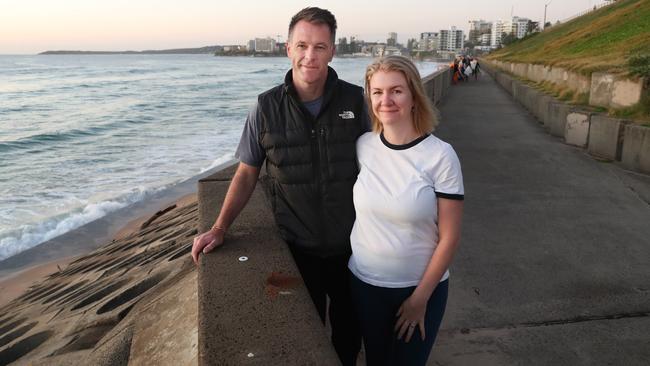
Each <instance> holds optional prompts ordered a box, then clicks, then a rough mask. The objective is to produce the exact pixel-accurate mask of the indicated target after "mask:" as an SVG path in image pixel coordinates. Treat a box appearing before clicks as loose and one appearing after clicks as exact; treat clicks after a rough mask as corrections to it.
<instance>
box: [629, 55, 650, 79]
mask: <svg viewBox="0 0 650 366" xmlns="http://www.w3.org/2000/svg"><path fill="white" fill-rule="evenodd" d="M628 64H629V65H630V72H631V73H632V74H634V75H638V76H642V77H650V53H647V54H645V55H640V54H639V55H633V56H632V57H630V61H629V62H628Z"/></svg>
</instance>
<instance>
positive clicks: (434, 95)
mask: <svg viewBox="0 0 650 366" xmlns="http://www.w3.org/2000/svg"><path fill="white" fill-rule="evenodd" d="M422 85H423V86H424V90H425V91H426V93H427V96H428V97H429V98H431V102H432V103H433V105H437V104H439V103H440V102H441V101H442V99H443V98H444V96H445V95H446V94H447V88H449V85H451V73H450V72H449V69H448V68H443V69H441V70H438V71H436V72H434V73H433V74H431V75H429V76H427V77H425V78H423V79H422Z"/></svg>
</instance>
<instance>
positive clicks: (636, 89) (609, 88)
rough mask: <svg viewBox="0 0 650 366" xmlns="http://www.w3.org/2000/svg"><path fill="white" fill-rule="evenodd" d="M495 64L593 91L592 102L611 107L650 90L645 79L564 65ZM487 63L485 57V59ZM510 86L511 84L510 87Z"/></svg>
mask: <svg viewBox="0 0 650 366" xmlns="http://www.w3.org/2000/svg"><path fill="white" fill-rule="evenodd" d="M490 62H491V63H492V65H493V67H495V68H497V69H499V70H505V71H507V72H509V73H511V74H513V75H516V76H519V77H521V78H525V79H528V80H532V81H534V82H538V83H539V82H543V81H550V82H552V83H553V84H555V85H558V86H560V87H563V88H566V89H570V90H572V91H574V92H575V93H578V94H587V95H589V104H590V105H593V106H599V107H607V108H624V107H630V106H633V105H635V104H637V103H639V102H641V101H642V98H643V95H644V94H645V93H648V90H647V89H646V88H647V87H646V86H645V80H644V79H642V78H641V79H628V78H623V77H620V76H615V75H612V74H607V73H593V74H592V75H591V77H589V76H585V75H582V74H579V73H576V72H572V71H568V70H566V69H564V68H561V67H552V66H545V65H533V64H521V63H513V62H503V61H490ZM482 63H483V64H485V63H486V62H485V61H482ZM506 89H508V88H506Z"/></svg>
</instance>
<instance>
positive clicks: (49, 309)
mask: <svg viewBox="0 0 650 366" xmlns="http://www.w3.org/2000/svg"><path fill="white" fill-rule="evenodd" d="M160 212H161V214H155V215H153V216H152V217H151V219H150V220H146V222H147V223H148V226H146V227H143V228H141V229H140V230H135V231H133V232H131V233H130V234H125V236H123V237H120V238H119V239H115V240H112V241H110V242H107V243H105V245H104V246H102V247H100V248H98V249H97V250H95V251H93V252H90V253H88V254H85V255H83V256H80V257H78V258H76V259H75V260H73V261H72V262H70V263H69V264H68V265H67V266H66V267H65V268H61V269H60V270H59V271H57V272H54V273H51V274H50V275H48V276H47V277H45V278H44V279H42V281H39V282H36V283H34V285H33V286H32V287H30V288H29V289H28V290H27V291H26V292H25V293H23V294H22V295H21V296H19V297H17V298H15V299H13V300H12V301H11V302H9V303H7V304H6V305H4V306H3V307H1V308H0V339H2V340H3V341H0V364H7V363H11V362H14V361H15V363H16V364H18V365H20V364H36V365H66V366H67V365H126V364H127V363H131V362H133V363H134V364H146V363H147V362H148V361H152V363H153V361H155V360H157V361H161V362H157V363H156V364H158V365H161V364H162V365H172V364H173V365H187V364H196V359H197V357H196V354H197V350H196V347H195V348H194V349H193V348H192V346H191V342H192V340H193V339H194V340H195V339H196V297H194V298H192V296H191V293H192V291H194V289H195V288H196V287H194V288H192V286H185V287H183V288H181V287H179V283H183V282H182V281H183V280H184V281H187V276H188V274H189V273H192V272H194V270H195V266H194V265H193V264H192V263H191V261H188V258H187V257H188V253H189V249H191V239H190V238H191V237H193V236H194V235H196V224H197V216H198V215H197V204H196V202H191V200H188V202H186V203H182V204H181V203H178V204H173V205H171V206H167V207H163V209H161V210H160ZM163 212H164V213H163ZM174 295H176V296H174ZM192 300H194V301H192ZM188 301H192V302H191V303H188ZM151 311H153V312H155V313H151ZM25 326H26V327H25ZM16 327H19V329H16ZM20 329H23V331H20V332H19V330H20ZM162 329H166V330H167V332H165V331H163V330H162ZM152 333H154V334H152ZM156 342H161V343H160V344H156V346H155V347H152V344H155V343H156ZM140 347H142V348H140ZM154 350H155V352H156V355H152V354H150V353H148V352H149V351H152V352H153V351H154ZM143 354H144V355H148V357H147V356H143ZM172 355H173V356H172ZM133 360H136V361H133ZM168 361H169V362H168Z"/></svg>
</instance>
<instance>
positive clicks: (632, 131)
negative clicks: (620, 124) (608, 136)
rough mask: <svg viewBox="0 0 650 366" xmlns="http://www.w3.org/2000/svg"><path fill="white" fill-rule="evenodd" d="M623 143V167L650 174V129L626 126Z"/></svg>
mask: <svg viewBox="0 0 650 366" xmlns="http://www.w3.org/2000/svg"><path fill="white" fill-rule="evenodd" d="M623 141H624V142H625V143H624V144H623V152H622V162H623V165H624V166H625V167H626V168H628V169H631V170H636V171H639V172H643V173H646V174H650V127H644V126H632V125H627V126H625V134H624V137H623Z"/></svg>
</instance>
